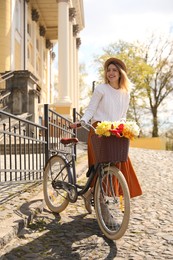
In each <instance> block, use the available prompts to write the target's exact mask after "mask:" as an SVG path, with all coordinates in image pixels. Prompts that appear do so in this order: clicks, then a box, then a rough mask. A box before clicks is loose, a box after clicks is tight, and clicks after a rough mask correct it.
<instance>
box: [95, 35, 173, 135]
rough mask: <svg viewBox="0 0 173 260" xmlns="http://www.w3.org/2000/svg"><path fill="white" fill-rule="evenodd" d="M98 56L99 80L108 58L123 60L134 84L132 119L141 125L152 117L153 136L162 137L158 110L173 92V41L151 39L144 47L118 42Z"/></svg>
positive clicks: (131, 107) (141, 44) (161, 38)
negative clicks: (148, 116)
mask: <svg viewBox="0 0 173 260" xmlns="http://www.w3.org/2000/svg"><path fill="white" fill-rule="evenodd" d="M103 51H104V54H103V55H102V56H98V57H96V59H95V62H96V63H97V65H98V70H99V80H102V79H103V64H104V62H105V61H106V60H107V59H108V58H109V57H116V58H119V59H121V60H123V61H124V62H125V63H126V66H127V74H128V77H129V79H130V80H131V82H132V89H131V102H130V109H129V116H130V117H131V118H133V119H135V120H136V122H137V123H138V124H139V125H141V124H142V121H143V115H144V114H145V115H146V113H148V115H150V117H152V126H151V128H152V136H153V137H157V136H158V135H159V120H158V108H159V107H160V105H161V104H162V102H163V101H164V100H165V99H166V97H167V96H168V95H169V94H170V93H171V92H173V84H172V83H173V41H172V40H171V39H170V37H169V36H168V37H167V38H165V37H160V36H159V37H158V36H156V35H154V34H153V35H151V36H150V37H149V38H148V39H147V41H146V42H145V43H140V42H134V43H128V42H125V41H118V42H115V43H111V44H109V45H108V46H107V47H105V48H104V49H103Z"/></svg>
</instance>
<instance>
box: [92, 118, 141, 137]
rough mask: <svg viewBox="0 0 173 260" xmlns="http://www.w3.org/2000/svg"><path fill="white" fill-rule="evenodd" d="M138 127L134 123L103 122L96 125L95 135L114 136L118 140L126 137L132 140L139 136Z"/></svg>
mask: <svg viewBox="0 0 173 260" xmlns="http://www.w3.org/2000/svg"><path fill="white" fill-rule="evenodd" d="M139 132H140V129H139V126H138V125H137V124H136V122H134V121H127V122H125V123H122V122H118V121H117V122H109V121H103V122H101V123H98V124H97V127H96V130H95V133H96V134H97V135H99V136H111V135H115V136H116V137H118V138H121V137H126V138H128V139H130V140H133V139H134V138H135V137H137V136H138V135H139Z"/></svg>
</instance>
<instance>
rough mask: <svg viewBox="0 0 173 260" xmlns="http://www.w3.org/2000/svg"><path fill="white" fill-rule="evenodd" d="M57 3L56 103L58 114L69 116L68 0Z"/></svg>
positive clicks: (59, 0) (58, 0)
mask: <svg viewBox="0 0 173 260" xmlns="http://www.w3.org/2000/svg"><path fill="white" fill-rule="evenodd" d="M57 2H58V78H59V84H58V94H59V96H58V102H57V110H58V112H59V113H62V114H65V115H69V114H70V109H71V99H70V97H69V62H70V59H69V0H57Z"/></svg>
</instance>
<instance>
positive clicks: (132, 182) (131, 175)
mask: <svg viewBox="0 0 173 260" xmlns="http://www.w3.org/2000/svg"><path fill="white" fill-rule="evenodd" d="M96 125H97V122H95V123H94V124H93V126H94V127H95V126H96ZM93 134H94V131H93V130H92V129H91V130H90V132H89V135H88V165H89V167H91V166H92V165H93V164H95V157H94V152H93V149H92V144H91V136H92V135H93ZM116 167H117V168H119V169H120V170H121V172H122V173H123V175H124V177H125V179H126V181H127V184H128V187H129V191H130V197H131V198H133V197H136V196H140V195H141V194H142V190H141V187H140V184H139V182H138V179H137V176H136V173H135V171H134V168H133V166H132V163H131V161H130V159H129V157H128V160H127V161H126V162H121V163H118V164H117V165H116ZM94 182H95V180H94V181H93V183H92V185H91V186H93V185H94Z"/></svg>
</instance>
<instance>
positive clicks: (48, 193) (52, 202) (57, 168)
mask: <svg viewBox="0 0 173 260" xmlns="http://www.w3.org/2000/svg"><path fill="white" fill-rule="evenodd" d="M58 181H63V182H70V183H72V177H71V172H70V168H69V166H67V164H66V161H65V159H64V158H63V157H62V156H61V155H54V156H52V157H51V158H50V159H49V161H48V162H47V165H46V168H45V170H44V175H43V193H44V199H45V202H46V205H47V207H48V208H49V209H50V210H51V211H53V212H57V213H60V212H62V211H63V210H64V209H65V208H66V207H67V205H68V203H69V200H68V194H67V192H66V191H65V190H64V189H62V188H58V187H56V186H55V185H54V183H56V182H58Z"/></svg>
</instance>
